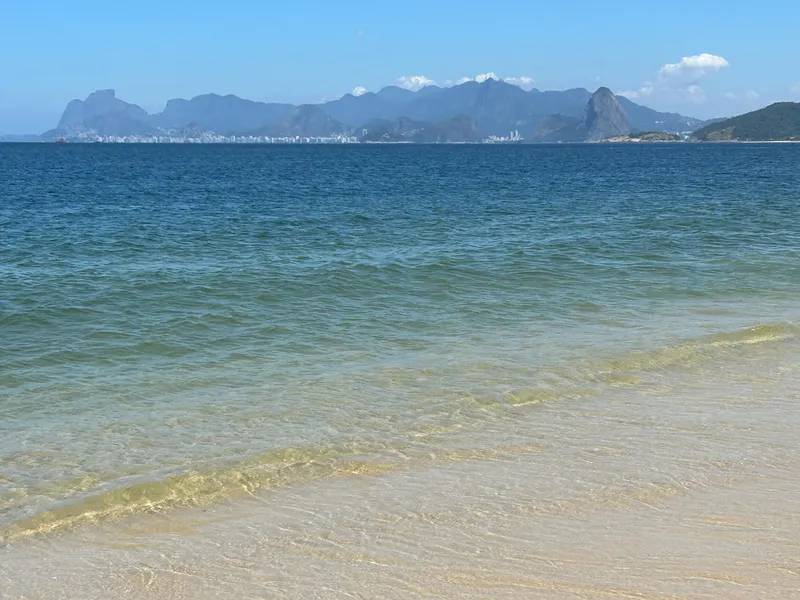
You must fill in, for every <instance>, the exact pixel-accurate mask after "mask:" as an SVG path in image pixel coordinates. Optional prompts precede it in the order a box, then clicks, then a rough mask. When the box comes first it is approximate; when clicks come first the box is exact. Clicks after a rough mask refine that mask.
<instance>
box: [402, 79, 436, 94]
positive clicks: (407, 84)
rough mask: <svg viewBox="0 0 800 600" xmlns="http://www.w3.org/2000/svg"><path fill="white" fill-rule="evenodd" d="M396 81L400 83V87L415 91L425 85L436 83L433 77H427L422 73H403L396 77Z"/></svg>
mask: <svg viewBox="0 0 800 600" xmlns="http://www.w3.org/2000/svg"><path fill="white" fill-rule="evenodd" d="M397 83H398V84H400V87H404V88H406V89H407V90H411V91H412V92H415V91H417V90H418V89H420V88H423V87H425V86H426V85H436V82H435V81H434V80H433V79H428V78H427V77H425V76H424V75H403V76H402V77H398V78H397Z"/></svg>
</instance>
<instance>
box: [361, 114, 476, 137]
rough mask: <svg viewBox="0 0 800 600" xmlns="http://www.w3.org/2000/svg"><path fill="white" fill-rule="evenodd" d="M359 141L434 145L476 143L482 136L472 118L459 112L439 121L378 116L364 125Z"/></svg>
mask: <svg viewBox="0 0 800 600" xmlns="http://www.w3.org/2000/svg"><path fill="white" fill-rule="evenodd" d="M363 130H364V131H365V133H363V134H362V137H361V139H362V141H365V142H413V143H417V144H436V143H443V142H479V141H481V139H483V135H482V133H481V132H480V131H479V130H478V126H477V125H476V123H475V121H474V120H473V119H472V118H471V117H468V116H466V115H459V116H457V117H453V118H452V119H446V120H444V121H440V122H439V123H430V122H427V121H414V120H413V119H409V118H408V117H399V118H397V119H377V120H374V121H370V122H369V123H366V124H365V125H364V128H363Z"/></svg>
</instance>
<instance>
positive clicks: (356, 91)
mask: <svg viewBox="0 0 800 600" xmlns="http://www.w3.org/2000/svg"><path fill="white" fill-rule="evenodd" d="M366 93H367V88H365V87H363V86H360V85H357V86H356V87H354V88H353V96H362V95H364V94H366Z"/></svg>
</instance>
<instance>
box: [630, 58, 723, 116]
mask: <svg viewBox="0 0 800 600" xmlns="http://www.w3.org/2000/svg"><path fill="white" fill-rule="evenodd" d="M729 65H730V63H728V61H727V60H725V59H724V58H723V57H721V56H717V55H715V54H708V53H703V54H695V55H693V56H684V57H683V58H681V59H680V61H678V62H676V63H668V64H666V65H664V66H662V67H661V68H660V69H659V70H658V72H657V73H656V76H655V78H654V79H653V80H652V81H645V82H644V83H643V84H642V85H641V86H640V87H638V88H636V89H633V90H625V91H621V92H617V93H618V94H619V95H620V96H625V97H626V98H628V99H630V100H637V99H641V98H647V97H649V96H653V95H654V94H672V95H675V94H676V93H677V94H678V95H680V96H683V97H684V98H685V99H687V100H690V101H691V102H695V103H698V104H699V103H702V102H705V100H706V93H705V91H704V90H703V88H701V87H700V86H699V85H698V83H699V81H700V80H701V79H702V78H703V77H705V76H706V75H709V74H711V73H715V72H717V71H719V70H720V69H723V68H725V67H727V66H729Z"/></svg>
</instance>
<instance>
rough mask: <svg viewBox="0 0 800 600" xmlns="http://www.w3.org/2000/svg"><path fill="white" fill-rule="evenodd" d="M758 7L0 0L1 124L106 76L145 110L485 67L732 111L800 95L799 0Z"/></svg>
mask: <svg viewBox="0 0 800 600" xmlns="http://www.w3.org/2000/svg"><path fill="white" fill-rule="evenodd" d="M769 8H770V9H769V10H767V9H763V10H760V11H758V12H752V11H750V12H743V11H735V10H730V5H728V6H727V8H726V10H724V11H722V10H721V9H720V8H719V7H716V6H714V5H711V4H709V5H706V6H699V5H697V4H695V3H689V2H685V1H678V2H673V3H671V4H670V5H669V9H668V10H667V9H665V10H663V11H661V13H660V14H659V13H657V12H656V11H654V9H653V7H652V6H643V5H640V4H635V3H632V2H623V3H620V4H619V5H618V7H617V10H614V11H609V10H607V9H606V8H605V7H603V6H597V5H594V4H591V3H588V2H587V3H581V4H580V6H579V7H578V9H576V7H575V5H570V6H566V5H557V6H551V5H541V6H539V5H527V4H523V3H515V2H502V1H501V2H499V3H494V4H493V5H492V7H491V10H487V9H486V7H485V6H483V5H480V4H478V3H473V2H468V3H455V2H440V3H436V4H435V5H432V4H431V3H422V2H418V1H411V2H407V3H405V4H404V5H403V6H402V8H398V7H388V6H378V5H361V4H360V3H357V2H340V3H337V4H336V6H332V5H328V4H326V3H323V2H318V1H310V2H307V3H305V4H304V5H303V7H302V8H299V7H296V6H280V7H275V6H271V5H263V4H259V3H255V2H234V3H229V4H228V5H226V7H225V8H224V9H221V8H220V7H219V5H216V6H212V4H211V3H206V2H195V3H190V2H187V1H184V0H178V1H176V2H172V3H170V5H169V6H167V7H163V6H161V5H159V4H156V3H155V2H153V1H151V0H146V1H144V2H141V3H138V4H137V5H136V6H135V7H134V6H124V7H120V6H110V5H107V4H104V3H100V2H90V1H82V2H81V1H78V2H73V3H71V4H70V5H69V7H65V6H64V5H62V4H60V3H57V2H54V1H52V0H42V1H39V2H30V3H23V2H21V1H16V0H12V1H11V2H9V3H7V4H5V5H4V7H3V8H2V9H0V17H2V22H3V23H4V24H5V28H4V30H3V35H2V37H0V49H2V51H3V55H4V56H6V57H12V59H11V60H6V61H5V64H4V65H3V67H4V68H3V69H2V70H1V71H0V134H28V133H41V132H42V131H44V130H46V129H49V128H51V127H53V126H54V125H55V123H56V122H57V121H58V119H59V117H60V115H61V113H62V111H63V110H64V107H65V106H66V104H67V103H68V102H69V101H70V100H72V99H74V98H85V97H86V96H87V95H88V94H89V93H91V92H93V91H95V90H98V89H104V88H113V89H115V90H116V91H117V95H118V97H120V98H123V99H125V100H126V101H128V102H131V103H135V104H138V105H140V106H141V107H142V108H144V109H145V110H147V111H148V112H150V113H154V112H159V111H161V110H162V109H163V108H164V105H165V104H166V102H167V100H169V99H171V98H177V97H181V98H191V97H193V96H196V95H199V94H205V93H218V94H221V95H224V94H235V95H237V96H240V97H242V98H247V99H251V100H259V101H265V102H291V103H295V104H299V103H318V102H323V101H326V100H332V99H335V98H338V97H340V96H342V95H344V94H345V93H348V92H351V93H355V94H359V93H363V92H364V91H378V90H379V89H381V88H383V87H385V86H387V85H400V86H401V87H406V88H409V89H417V88H419V87H421V86H423V85H426V84H436V85H439V86H449V85H455V84H457V83H458V82H460V81H465V80H468V79H476V80H479V81H480V80H481V79H482V78H486V77H489V76H492V77H495V78H498V79H504V80H506V81H509V82H510V83H514V84H517V85H520V86H521V87H523V88H525V89H530V88H531V87H536V88H538V89H541V90H549V89H567V88H575V87H584V88H587V89H589V90H594V89H596V88H598V87H599V86H601V85H603V86H607V87H609V88H610V89H612V90H613V91H614V92H615V93H617V94H621V95H625V96H627V97H628V98H629V99H631V100H633V101H635V102H637V103H639V104H643V105H645V106H649V107H652V108H654V109H656V110H660V111H671V112H679V113H681V114H684V115H687V116H692V117H698V118H712V117H722V116H731V115H734V114H739V113H742V112H747V111H749V110H754V109H756V108H759V107H761V106H764V105H766V104H770V103H772V102H775V101H780V100H800V72H798V70H797V67H796V65H797V64H798V63H800V48H798V47H797V46H796V45H795V46H794V47H789V48H788V49H787V48H785V41H786V40H787V39H791V37H792V36H793V35H794V32H793V24H794V23H797V22H798V21H799V20H800V7H798V6H796V5H794V4H792V3H789V2H775V3H772V5H771V6H770V7H769ZM776 11H777V12H779V13H780V14H781V15H783V17H782V18H781V19H780V20H775V19H774V15H775V14H776ZM654 14H657V15H658V16H656V17H654V16H653V15H654ZM654 21H655V22H654ZM745 34H746V35H745ZM32 40H34V43H32ZM22 49H24V51H22Z"/></svg>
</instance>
